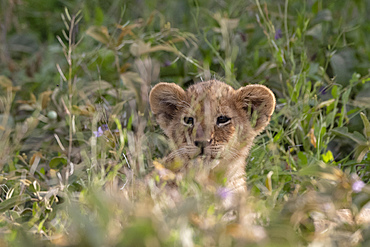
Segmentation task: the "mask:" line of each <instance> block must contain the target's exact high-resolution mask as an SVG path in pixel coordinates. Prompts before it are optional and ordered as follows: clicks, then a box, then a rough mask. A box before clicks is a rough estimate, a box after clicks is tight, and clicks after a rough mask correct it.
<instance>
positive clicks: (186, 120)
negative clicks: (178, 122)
mask: <svg viewBox="0 0 370 247" xmlns="http://www.w3.org/2000/svg"><path fill="white" fill-rule="evenodd" d="M183 121H184V122H183V124H185V125H187V126H193V125H194V118H192V117H184V119H183Z"/></svg>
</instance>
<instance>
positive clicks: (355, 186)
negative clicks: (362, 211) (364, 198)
mask: <svg viewBox="0 0 370 247" xmlns="http://www.w3.org/2000/svg"><path fill="white" fill-rule="evenodd" d="M364 187H365V183H364V182H362V181H361V180H357V181H355V182H354V183H353V184H352V190H353V192H355V193H359V192H361V190H362V189H363V188H364Z"/></svg>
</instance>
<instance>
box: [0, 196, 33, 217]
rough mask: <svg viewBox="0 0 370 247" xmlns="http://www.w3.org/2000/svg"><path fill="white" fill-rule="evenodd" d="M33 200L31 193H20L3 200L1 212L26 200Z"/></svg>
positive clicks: (0, 207) (0, 206) (0, 205)
mask: <svg viewBox="0 0 370 247" xmlns="http://www.w3.org/2000/svg"><path fill="white" fill-rule="evenodd" d="M30 200H31V197H30V196H29V195H25V194H23V195H19V196H13V197H11V198H9V199H7V200H5V201H3V202H1V203H0V212H1V213H2V212H5V211H6V210H8V209H10V208H12V207H15V206H17V205H20V204H23V203H25V202H28V201H30Z"/></svg>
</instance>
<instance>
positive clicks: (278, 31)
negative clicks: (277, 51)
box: [275, 28, 283, 40]
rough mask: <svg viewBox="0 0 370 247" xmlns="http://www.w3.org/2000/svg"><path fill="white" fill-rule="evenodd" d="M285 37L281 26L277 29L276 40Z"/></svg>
mask: <svg viewBox="0 0 370 247" xmlns="http://www.w3.org/2000/svg"><path fill="white" fill-rule="evenodd" d="M282 37H283V32H282V31H281V29H280V28H278V29H277V30H276V31H275V40H278V39H281V38H282Z"/></svg>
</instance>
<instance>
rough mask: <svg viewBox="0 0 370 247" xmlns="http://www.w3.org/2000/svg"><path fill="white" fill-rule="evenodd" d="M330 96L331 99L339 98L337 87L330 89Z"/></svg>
mask: <svg viewBox="0 0 370 247" xmlns="http://www.w3.org/2000/svg"><path fill="white" fill-rule="evenodd" d="M331 95H332V96H333V98H338V97H339V90H338V86H337V85H335V86H334V87H333V88H332V89H331Z"/></svg>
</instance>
